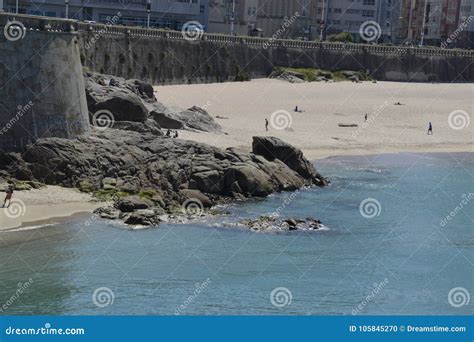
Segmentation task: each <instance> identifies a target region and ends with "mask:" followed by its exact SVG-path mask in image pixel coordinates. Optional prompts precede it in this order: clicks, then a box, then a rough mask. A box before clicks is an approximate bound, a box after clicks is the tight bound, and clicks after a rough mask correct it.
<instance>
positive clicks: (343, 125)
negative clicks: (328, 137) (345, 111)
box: [338, 123, 359, 127]
mask: <svg viewBox="0 0 474 342" xmlns="http://www.w3.org/2000/svg"><path fill="white" fill-rule="evenodd" d="M338 126H339V127H359V125H358V124H342V123H340V124H338Z"/></svg>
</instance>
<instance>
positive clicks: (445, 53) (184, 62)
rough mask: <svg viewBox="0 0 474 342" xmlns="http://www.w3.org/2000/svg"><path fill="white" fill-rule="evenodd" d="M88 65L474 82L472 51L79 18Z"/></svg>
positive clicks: (155, 72)
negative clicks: (357, 73) (194, 33)
mask: <svg viewBox="0 0 474 342" xmlns="http://www.w3.org/2000/svg"><path fill="white" fill-rule="evenodd" d="M79 30H80V32H81V37H80V46H81V59H82V63H83V65H85V66H87V67H89V68H90V69H92V70H94V71H98V72H103V73H107V74H112V75H116V76H122V77H125V78H140V79H144V80H147V81H149V82H151V83H154V84H171V83H202V82H222V81H228V80H233V79H234V78H235V77H236V75H238V74H239V72H242V71H243V72H246V73H248V74H249V75H251V76H252V77H266V76H268V74H269V73H270V72H271V71H272V69H273V68H274V67H305V68H310V67H312V68H322V69H328V70H333V71H334V70H365V71H369V72H370V73H371V74H372V75H373V76H374V77H375V78H376V79H378V80H384V81H405V82H473V81H474V64H473V63H472V61H473V56H474V54H473V52H472V51H464V50H442V49H433V48H410V47H389V46H374V45H360V44H338V43H318V42H304V41H291V40H276V41H269V40H267V39H262V38H255V37H231V36H223V35H215V34H204V35H202V36H201V37H199V39H198V40H194V41H190V40H186V39H185V36H184V35H183V34H182V33H181V32H174V31H171V32H169V31H168V32H167V31H160V30H145V29H138V28H133V29H132V28H126V27H115V26H104V25H93V26H90V25H86V24H79Z"/></svg>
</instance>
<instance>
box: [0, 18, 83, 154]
mask: <svg viewBox="0 0 474 342" xmlns="http://www.w3.org/2000/svg"><path fill="white" fill-rule="evenodd" d="M27 20H29V19H28V17H26V16H25V17H22V16H16V17H15V18H13V17H9V16H8V15H6V14H2V15H0V28H1V32H0V33H1V34H0V149H3V150H8V151H10V150H21V149H23V148H24V147H25V146H26V145H27V144H29V143H31V142H33V141H35V140H36V139H38V138H41V137H62V138H75V137H78V136H85V135H88V134H89V133H90V126H89V120H88V111H87V102H86V97H85V90H84V80H83V76H82V68H81V64H80V55H79V45H78V34H77V33H74V32H65V30H63V31H53V30H52V29H50V28H47V27H44V26H43V24H44V23H43V22H42V21H40V20H37V19H31V21H30V22H29V25H28V26H29V27H37V30H36V29H35V30H29V29H26V27H25V25H24V24H23V22H26V21H27ZM64 23H65V24H66V25H67V24H70V23H68V22H67V21H65V22H64ZM5 25H9V26H7V28H9V31H8V32H9V33H6V32H7V31H4V29H3V28H4V27H5Z"/></svg>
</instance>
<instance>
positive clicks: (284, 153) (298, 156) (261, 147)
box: [252, 137, 328, 186]
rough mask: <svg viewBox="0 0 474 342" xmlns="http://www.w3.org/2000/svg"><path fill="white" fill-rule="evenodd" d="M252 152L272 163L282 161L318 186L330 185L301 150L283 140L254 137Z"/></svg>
mask: <svg viewBox="0 0 474 342" xmlns="http://www.w3.org/2000/svg"><path fill="white" fill-rule="evenodd" d="M252 152H253V153H254V154H256V155H260V156H263V157H264V158H265V159H267V160H270V161H274V160H275V159H277V160H280V161H281V162H283V163H284V164H286V165H287V166H288V167H289V168H290V169H292V170H294V171H296V172H297V173H298V174H299V175H300V176H301V177H303V178H304V179H311V181H312V182H313V183H314V184H316V185H319V186H324V185H327V184H328V181H327V180H326V179H325V178H324V177H323V176H321V175H320V174H319V173H318V172H316V169H315V168H314V166H313V164H311V163H310V162H309V161H308V160H307V159H306V158H305V157H304V156H303V152H302V151H301V150H300V149H298V148H295V147H293V146H291V145H290V144H287V143H286V142H284V141H282V140H281V139H278V138H275V137H254V138H253V142H252Z"/></svg>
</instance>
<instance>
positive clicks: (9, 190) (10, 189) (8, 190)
mask: <svg viewBox="0 0 474 342" xmlns="http://www.w3.org/2000/svg"><path fill="white" fill-rule="evenodd" d="M5 192H6V194H7V195H6V196H5V200H4V201H3V207H2V208H5V204H7V201H8V207H10V204H11V203H12V196H13V186H12V185H9V186H8V187H7V188H6V190H5ZM8 207H7V208H8Z"/></svg>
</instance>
